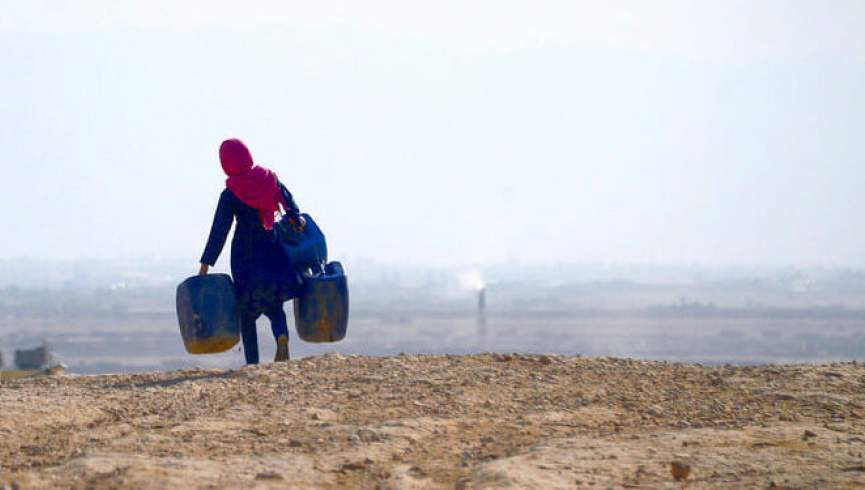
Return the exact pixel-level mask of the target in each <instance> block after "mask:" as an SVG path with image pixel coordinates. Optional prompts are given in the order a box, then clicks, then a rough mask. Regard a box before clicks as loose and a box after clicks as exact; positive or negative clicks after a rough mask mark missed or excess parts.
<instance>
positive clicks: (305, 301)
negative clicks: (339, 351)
mask: <svg viewBox="0 0 865 490" xmlns="http://www.w3.org/2000/svg"><path fill="white" fill-rule="evenodd" d="M294 326H295V328H296V329H297V335H298V336H299V337H300V338H301V339H302V340H305V341H307V342H337V341H340V340H342V339H343V338H344V337H345V333H346V330H347V329H348V280H347V279H346V277H345V273H344V272H343V269H342V264H340V263H339V262H331V263H329V264H327V265H326V266H325V267H324V272H323V273H320V274H317V275H314V276H312V277H304V286H303V292H301V293H300V296H299V297H298V298H296V299H295V300H294Z"/></svg>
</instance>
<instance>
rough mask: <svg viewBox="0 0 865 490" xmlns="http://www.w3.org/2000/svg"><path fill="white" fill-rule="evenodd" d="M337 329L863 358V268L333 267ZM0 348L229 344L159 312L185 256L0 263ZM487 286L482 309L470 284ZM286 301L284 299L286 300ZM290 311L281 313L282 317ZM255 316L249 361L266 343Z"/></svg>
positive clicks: (454, 348)
mask: <svg viewBox="0 0 865 490" xmlns="http://www.w3.org/2000/svg"><path fill="white" fill-rule="evenodd" d="M346 266H347V271H348V274H349V281H350V292H351V319H350V323H349V334H348V336H347V338H346V339H345V340H344V341H342V342H339V343H335V344H321V345H314V344H308V343H304V342H300V341H298V340H295V341H293V342H292V354H293V355H294V356H295V357H303V356H309V355H315V354H320V353H324V352H331V351H336V352H342V353H357V354H368V355H387V354H397V353H400V352H406V353H454V354H456V353H474V352H485V351H495V352H513V351H519V352H536V353H560V354H580V355H591V356H604V355H615V356H628V357H638V358H647V359H661V360H686V361H694V362H700V363H709V364H717V363H767V362H815V361H826V360H853V359H860V360H861V359H865V300H863V298H865V273H863V271H859V270H852V269H849V270H848V269H804V270H795V269H765V270H760V269H754V270H745V269H701V268H696V267H694V268H679V267H676V268H667V267H660V266H655V267H652V266H639V267H637V266H631V267H629V266H618V267H608V266H589V265H585V266H578V265H557V266H548V267H541V266H529V265H519V264H503V265H497V266H490V267H482V268H471V267H464V268H459V267H453V268H422V267H396V266H387V265H382V264H377V263H375V262H371V261H363V260H356V261H350V262H349V263H347V264H346ZM2 268H3V270H4V272H5V273H4V275H3V277H2V278H0V281H2V283H0V291H2V294H0V352H2V353H3V358H4V360H5V363H6V365H5V367H6V368H7V369H8V368H9V367H10V366H9V364H10V363H11V359H12V353H13V350H14V349H16V348H29V347H34V346H37V345H40V344H41V343H42V342H43V341H44V342H47V343H48V345H49V346H50V347H51V349H52V351H53V352H54V355H55V357H56V359H57V361H59V362H63V363H65V364H67V365H68V366H69V369H70V371H71V372H77V373H100V372H125V371H144V370H152V369H175V368H181V367H192V366H212V367H233V366H239V365H240V364H241V363H242V358H243V356H242V353H241V352H240V350H239V348H240V347H239V345H238V347H235V348H234V349H233V350H232V351H229V352H227V353H224V354H220V355H208V356H193V355H189V354H187V353H186V352H185V351H184V349H183V344H182V342H181V340H180V335H179V331H178V327H177V320H176V317H175V310H174V294H175V287H176V285H177V284H178V283H179V282H180V281H182V280H183V279H184V277H185V276H186V275H188V273H189V269H190V268H189V265H188V264H186V263H185V262H181V261H173V260H156V259H147V260H143V259H142V260H123V261H79V262H74V261H66V262H63V261H55V262H50V261H49V262H36V261H12V260H7V261H3V262H2ZM480 287H485V288H486V291H487V292H486V296H487V298H486V303H487V304H486V315H485V316H486V322H485V326H484V325H482V324H481V323H480V321H479V317H478V309H477V308H478V298H477V295H478V288H480ZM286 310H287V311H288V312H289V313H290V312H291V306H290V304H286ZM289 322H290V324H291V319H290V320H289ZM269 337H270V329H269V328H268V326H267V322H266V320H265V319H264V318H262V319H261V320H259V338H260V345H261V346H262V349H263V359H265V360H267V359H268V357H270V356H272V354H273V345H272V344H273V342H272V340H271V339H270V338H269Z"/></svg>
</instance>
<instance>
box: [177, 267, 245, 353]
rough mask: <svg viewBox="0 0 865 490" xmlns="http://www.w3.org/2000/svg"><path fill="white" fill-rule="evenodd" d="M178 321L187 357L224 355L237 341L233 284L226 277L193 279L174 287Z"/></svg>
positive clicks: (212, 275) (238, 334)
mask: <svg viewBox="0 0 865 490" xmlns="http://www.w3.org/2000/svg"><path fill="white" fill-rule="evenodd" d="M177 322H178V323H179V324H180V335H181V336H182V337H183V345H185V346H186V352H189V353H190V354H212V353H216V352H225V351H227V350H228V349H231V348H232V347H234V345H235V344H237V342H238V341H239V340H240V323H239V321H238V318H237V310H236V308H235V299H234V283H232V282H231V276H229V275H228V274H207V275H204V276H193V277H190V278H189V279H187V280H185V281H183V282H182V283H180V285H179V286H177Z"/></svg>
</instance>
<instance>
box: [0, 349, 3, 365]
mask: <svg viewBox="0 0 865 490" xmlns="http://www.w3.org/2000/svg"><path fill="white" fill-rule="evenodd" d="M0 369H3V353H2V352H0Z"/></svg>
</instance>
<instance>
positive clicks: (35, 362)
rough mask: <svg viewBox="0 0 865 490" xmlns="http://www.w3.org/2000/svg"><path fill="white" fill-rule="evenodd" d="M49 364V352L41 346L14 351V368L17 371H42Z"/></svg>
mask: <svg viewBox="0 0 865 490" xmlns="http://www.w3.org/2000/svg"><path fill="white" fill-rule="evenodd" d="M49 364H51V352H50V351H49V350H48V346H46V345H43V346H42V347H37V348H35V349H17V350H15V367H16V368H18V369H44V368H46V367H48V365H49Z"/></svg>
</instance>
